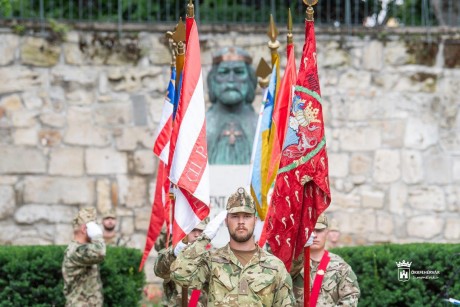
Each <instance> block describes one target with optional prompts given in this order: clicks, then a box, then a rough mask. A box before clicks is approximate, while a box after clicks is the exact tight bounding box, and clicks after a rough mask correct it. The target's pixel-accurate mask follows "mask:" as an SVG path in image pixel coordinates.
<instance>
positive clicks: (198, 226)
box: [194, 217, 209, 230]
mask: <svg viewBox="0 0 460 307" xmlns="http://www.w3.org/2000/svg"><path fill="white" fill-rule="evenodd" d="M208 222H209V217H207V218H205V219H204V220H202V221H201V222H200V223H199V224H198V225H196V226H195V228H194V229H198V230H204V229H205V228H206V225H207V224H208Z"/></svg>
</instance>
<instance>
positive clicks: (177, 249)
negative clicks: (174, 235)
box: [174, 240, 187, 257]
mask: <svg viewBox="0 0 460 307" xmlns="http://www.w3.org/2000/svg"><path fill="white" fill-rule="evenodd" d="M185 247H187V244H185V243H184V242H182V240H181V241H179V243H177V245H176V247H174V256H176V257H177V256H178V255H179V253H180V252H181V251H182V250H183V249H184V248H185Z"/></svg>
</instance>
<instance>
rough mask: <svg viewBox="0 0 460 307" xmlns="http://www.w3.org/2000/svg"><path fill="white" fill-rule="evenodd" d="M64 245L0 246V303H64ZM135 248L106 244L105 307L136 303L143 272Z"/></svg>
mask: <svg viewBox="0 0 460 307" xmlns="http://www.w3.org/2000/svg"><path fill="white" fill-rule="evenodd" d="M64 250H65V246H2V247H0V306H2V307H3V306H63V305H64V304H65V298H64V295H63V293H62V289H63V280H62V273H61V265H62V260H63V258H64ZM140 259H141V253H140V252H139V251H138V250H136V249H128V248H116V247H108V249H107V256H106V258H105V261H104V262H103V263H102V265H101V278H102V283H103V285H104V305H105V306H136V305H137V304H138V303H139V301H140V300H141V297H142V289H143V286H144V280H145V276H144V273H143V272H141V273H139V272H138V270H137V268H138V266H139V260H140Z"/></svg>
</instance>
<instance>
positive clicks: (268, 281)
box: [249, 274, 275, 296]
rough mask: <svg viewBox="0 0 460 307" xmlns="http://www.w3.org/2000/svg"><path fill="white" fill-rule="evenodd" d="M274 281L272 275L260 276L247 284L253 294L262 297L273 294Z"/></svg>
mask: <svg viewBox="0 0 460 307" xmlns="http://www.w3.org/2000/svg"><path fill="white" fill-rule="evenodd" d="M274 281H275V277H274V276H273V275H268V274H261V275H259V276H257V278H256V279H254V280H253V281H252V282H251V283H250V284H249V287H250V288H251V290H252V291H253V292H254V293H257V294H258V295H260V296H263V295H267V294H271V293H272V292H273V290H274V287H275V285H274Z"/></svg>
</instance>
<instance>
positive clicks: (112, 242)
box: [105, 234, 130, 247]
mask: <svg viewBox="0 0 460 307" xmlns="http://www.w3.org/2000/svg"><path fill="white" fill-rule="evenodd" d="M129 241H130V238H129V237H125V236H123V235H120V234H117V235H116V236H115V237H113V238H110V239H106V240H105V244H106V245H107V246H119V247H121V246H123V247H127V246H128V243H129Z"/></svg>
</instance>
